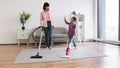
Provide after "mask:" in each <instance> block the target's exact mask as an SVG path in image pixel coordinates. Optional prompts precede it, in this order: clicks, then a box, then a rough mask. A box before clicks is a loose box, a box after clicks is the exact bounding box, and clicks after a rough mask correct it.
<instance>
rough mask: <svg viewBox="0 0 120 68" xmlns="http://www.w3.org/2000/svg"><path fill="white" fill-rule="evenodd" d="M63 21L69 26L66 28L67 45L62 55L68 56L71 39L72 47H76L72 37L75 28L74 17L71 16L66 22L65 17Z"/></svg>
mask: <svg viewBox="0 0 120 68" xmlns="http://www.w3.org/2000/svg"><path fill="white" fill-rule="evenodd" d="M64 21H65V23H66V24H67V25H69V28H68V46H67V49H66V55H65V56H64V57H69V53H70V45H71V44H70V43H71V41H72V42H73V44H74V47H75V49H76V44H75V42H74V38H73V36H74V34H75V28H76V25H75V22H76V17H72V18H71V20H70V22H67V21H66V18H64Z"/></svg>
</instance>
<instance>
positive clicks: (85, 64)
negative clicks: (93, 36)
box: [0, 42, 120, 68]
mask: <svg viewBox="0 0 120 68" xmlns="http://www.w3.org/2000/svg"><path fill="white" fill-rule="evenodd" d="M65 45H66V44H62V45H55V46H54V47H63V46H65ZM79 46H82V47H89V48H91V49H93V50H95V51H97V52H101V53H104V54H106V55H107V56H108V57H97V58H87V59H76V60H67V61H55V62H43V63H30V64H13V62H14V60H15V59H16V57H17V56H18V54H19V53H20V51H21V50H22V49H27V48H31V47H29V46H26V45H21V46H19V47H18V46H17V45H0V68H120V47H118V46H115V45H109V44H105V43H98V42H86V43H84V44H79ZM79 46H78V47H79Z"/></svg>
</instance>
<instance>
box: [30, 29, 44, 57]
mask: <svg viewBox="0 0 120 68" xmlns="http://www.w3.org/2000/svg"><path fill="white" fill-rule="evenodd" d="M40 31H41V35H40V41H39V47H38V52H37V54H36V55H35V56H31V57H30V58H32V59H37V58H38V59H39V58H43V56H40V48H41V41H42V35H43V28H42V27H41V28H40Z"/></svg>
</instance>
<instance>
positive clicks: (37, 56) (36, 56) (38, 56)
mask: <svg viewBox="0 0 120 68" xmlns="http://www.w3.org/2000/svg"><path fill="white" fill-rule="evenodd" d="M31 58H36V59H37V58H43V56H40V55H39V52H38V53H37V55H35V56H31Z"/></svg>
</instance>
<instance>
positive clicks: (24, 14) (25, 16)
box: [20, 11, 31, 30]
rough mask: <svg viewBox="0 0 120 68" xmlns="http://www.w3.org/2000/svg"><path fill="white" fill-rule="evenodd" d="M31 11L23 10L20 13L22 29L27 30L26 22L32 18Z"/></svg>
mask: <svg viewBox="0 0 120 68" xmlns="http://www.w3.org/2000/svg"><path fill="white" fill-rule="evenodd" d="M30 16H31V15H30V13H27V12H25V11H23V12H22V13H20V23H21V24H22V30H25V23H26V21H27V20H28V19H29V18H30Z"/></svg>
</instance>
